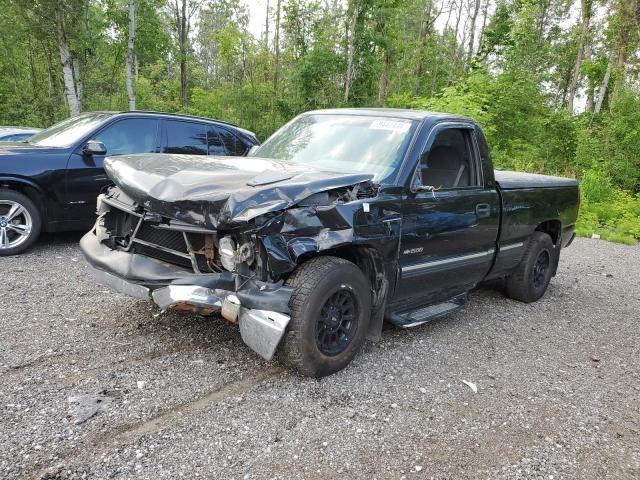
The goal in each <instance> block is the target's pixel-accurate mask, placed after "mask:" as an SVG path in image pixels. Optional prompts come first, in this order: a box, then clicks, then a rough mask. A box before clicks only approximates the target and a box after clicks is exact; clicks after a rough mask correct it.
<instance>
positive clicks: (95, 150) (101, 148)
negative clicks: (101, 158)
mask: <svg viewBox="0 0 640 480" xmlns="http://www.w3.org/2000/svg"><path fill="white" fill-rule="evenodd" d="M82 153H84V154H85V155H106V154H107V147H106V146H105V144H104V143H102V142H98V141H97V140H89V141H88V142H87V143H86V145H85V146H84V148H83V149H82Z"/></svg>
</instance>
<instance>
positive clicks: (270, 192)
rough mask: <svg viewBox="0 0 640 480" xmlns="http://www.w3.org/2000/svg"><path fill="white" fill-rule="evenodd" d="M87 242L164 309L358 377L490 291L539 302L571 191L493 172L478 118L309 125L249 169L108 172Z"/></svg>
mask: <svg viewBox="0 0 640 480" xmlns="http://www.w3.org/2000/svg"><path fill="white" fill-rule="evenodd" d="M105 170H106V172H107V174H108V176H109V177H110V178H111V179H112V180H113V183H114V184H115V186H113V187H111V188H110V189H109V190H108V191H106V192H105V193H104V194H102V195H100V197H99V199H98V220H97V222H96V225H95V227H94V229H93V230H91V231H90V232H89V233H87V234H86V235H85V236H84V237H83V238H82V240H81V247H82V250H83V252H84V254H85V256H86V258H87V260H88V262H89V264H90V265H91V266H92V267H93V270H94V271H95V273H96V274H97V276H98V278H99V281H100V282H101V283H103V284H107V285H110V286H112V287H113V288H115V289H116V290H118V291H120V292H125V293H127V294H130V295H133V296H135V297H138V298H142V299H149V300H153V302H155V303H156V304H157V305H159V306H160V308H162V309H169V308H176V309H181V310H191V311H196V312H199V313H202V314H212V313H217V312H221V315H222V317H224V318H225V319H227V320H228V321H230V322H233V323H237V324H239V328H240V333H241V336H242V339H243V341H244V342H245V343H246V344H247V345H248V346H249V347H251V348H252V349H253V350H254V351H256V352H257V353H258V354H260V355H261V356H262V357H264V358H266V359H271V358H272V357H273V356H274V354H276V351H277V354H278V357H279V358H280V359H281V360H283V361H284V362H285V363H287V364H289V365H291V366H293V367H295V368H296V369H297V370H299V371H300V372H301V373H303V374H306V375H311V376H323V375H328V374H331V373H333V372H336V371H337V370H339V369H341V368H343V367H344V366H345V365H347V364H348V363H349V362H350V361H351V359H352V358H353V356H354V355H355V353H356V351H357V350H358V348H359V347H360V346H361V344H362V342H363V341H364V339H365V338H370V339H376V338H379V337H380V335H381V331H382V325H383V322H384V321H385V320H386V321H388V322H391V323H393V324H395V325H397V326H400V327H411V326H415V325H419V324H422V323H425V322H427V321H429V320H431V319H434V318H437V317H440V316H442V315H444V314H447V313H449V312H452V311H454V310H456V309H458V308H460V307H461V306H462V305H463V304H464V301H465V298H466V293H467V292H468V291H469V290H470V289H472V288H473V287H475V286H476V285H477V284H478V283H479V282H481V281H484V280H489V279H496V278H504V279H505V284H506V292H507V294H508V295H509V296H510V297H511V298H514V299H517V300H520V301H523V302H533V301H535V300H538V299H539V298H540V297H541V296H542V295H543V294H544V292H545V290H546V289H547V285H548V284H549V281H550V279H551V277H552V276H553V275H554V274H555V273H556V269H557V267H558V260H559V258H560V251H561V249H562V248H565V247H567V246H568V245H569V244H570V243H571V241H572V240H573V238H574V235H575V234H574V225H575V222H576V217H577V214H578V204H579V193H578V185H577V183H576V181H575V180H571V179H565V178H558V177H549V176H541V175H531V174H521V173H513V172H501V171H496V172H494V169H493V166H492V163H491V157H490V154H489V148H488V146H487V142H486V140H485V137H484V135H483V133H482V131H481V129H480V127H479V126H478V124H477V123H475V122H474V121H473V120H471V119H469V118H464V117H458V116H452V115H447V114H441V113H432V112H420V111H404V110H386V109H384V110H382V109H378V110H376V109H344V110H342V109H341V110H325V111H317V112H309V113H306V114H303V115H301V116H299V117H297V118H295V119H294V120H293V121H291V122H289V123H288V124H287V125H285V126H284V127H282V128H281V129H280V130H279V131H278V132H276V133H275V134H274V135H273V136H272V137H271V138H269V139H268V140H267V141H266V142H265V143H264V144H263V145H262V146H260V147H258V148H257V150H255V152H253V153H252V155H250V156H249V157H247V158H223V157H220V158H218V157H197V156H185V155H160V154H141V155H130V156H119V157H112V158H108V159H107V160H106V161H105Z"/></svg>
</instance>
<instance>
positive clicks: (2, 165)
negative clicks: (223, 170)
mask: <svg viewBox="0 0 640 480" xmlns="http://www.w3.org/2000/svg"><path fill="white" fill-rule="evenodd" d="M257 144H258V140H257V138H256V136H255V135H254V134H253V133H252V132H249V131H247V130H244V129H242V128H239V127H237V126H235V125H231V124H229V123H225V122H220V121H216V120H210V119H207V118H200V117H192V116H186V115H172V114H167V113H154V112H92V113H83V114H81V115H78V116H75V117H72V118H69V119H67V120H65V121H63V122H60V123H58V124H56V125H54V126H52V127H50V128H48V129H46V130H43V131H42V132H40V133H38V134H37V135H35V136H33V137H31V138H29V139H28V140H26V141H24V142H16V143H5V144H2V146H0V256H5V255H14V254H17V253H20V252H22V251H24V250H26V249H27V248H29V246H31V245H32V244H33V242H35V241H36V239H37V237H38V235H39V233H40V232H41V231H47V232H60V231H65V230H83V229H86V228H88V227H90V226H91V224H92V223H93V222H94V221H95V205H96V197H97V195H98V193H100V190H101V189H102V188H103V187H104V186H106V185H107V184H109V183H110V180H109V179H108V178H107V176H106V175H105V173H104V170H103V162H104V158H105V156H107V155H109V156H115V155H124V154H132V153H182V154H190V155H194V154H195V155H218V156H243V155H246V154H247V153H248V152H249V150H250V149H251V147H253V146H254V145H257Z"/></svg>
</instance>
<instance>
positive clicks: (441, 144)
mask: <svg viewBox="0 0 640 480" xmlns="http://www.w3.org/2000/svg"><path fill="white" fill-rule="evenodd" d="M470 132H471V131H470V130H467V129H464V128H447V129H444V130H441V131H440V132H438V134H437V135H436V138H435V140H434V142H433V145H431V148H430V149H429V150H428V151H425V152H424V153H423V154H422V156H421V157H420V167H419V168H420V175H421V178H422V184H423V185H431V186H433V187H435V188H436V189H451V188H464V187H475V186H478V185H479V184H480V183H479V180H478V172H477V167H476V165H475V162H474V155H472V151H473V148H472V145H473V143H472V141H471V135H470Z"/></svg>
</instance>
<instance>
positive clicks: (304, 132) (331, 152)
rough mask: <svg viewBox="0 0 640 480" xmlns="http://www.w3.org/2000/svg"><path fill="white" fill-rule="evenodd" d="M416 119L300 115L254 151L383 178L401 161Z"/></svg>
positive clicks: (265, 155)
mask: <svg viewBox="0 0 640 480" xmlns="http://www.w3.org/2000/svg"><path fill="white" fill-rule="evenodd" d="M416 126H417V122H415V121H412V120H405V119H400V118H388V117H374V116H369V115H329V114H311V115H302V116H300V117H298V118H296V119H294V120H293V121H292V122H290V123H288V124H287V125H285V126H284V127H282V128H281V129H280V130H278V131H277V132H276V133H274V134H273V135H272V136H271V137H269V138H268V139H267V140H266V141H265V142H264V143H263V144H262V145H261V146H260V147H258V148H257V149H256V150H255V151H254V152H253V154H252V155H253V156H255V157H263V158H275V159H277V160H284V161H287V162H292V163H301V164H308V165H313V166H314V167H316V168H320V169H322V170H331V171H338V172H358V173H372V174H373V175H374V178H373V179H374V181H381V180H384V179H386V178H388V177H389V176H390V175H391V174H392V173H394V172H395V171H396V169H397V168H398V167H399V166H400V163H401V162H402V158H403V157H404V154H405V152H406V150H407V146H408V145H409V141H410V140H411V137H412V135H413V132H414V131H415V128H416Z"/></svg>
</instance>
